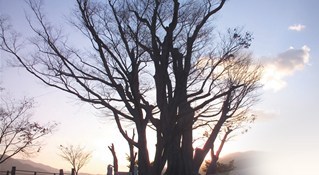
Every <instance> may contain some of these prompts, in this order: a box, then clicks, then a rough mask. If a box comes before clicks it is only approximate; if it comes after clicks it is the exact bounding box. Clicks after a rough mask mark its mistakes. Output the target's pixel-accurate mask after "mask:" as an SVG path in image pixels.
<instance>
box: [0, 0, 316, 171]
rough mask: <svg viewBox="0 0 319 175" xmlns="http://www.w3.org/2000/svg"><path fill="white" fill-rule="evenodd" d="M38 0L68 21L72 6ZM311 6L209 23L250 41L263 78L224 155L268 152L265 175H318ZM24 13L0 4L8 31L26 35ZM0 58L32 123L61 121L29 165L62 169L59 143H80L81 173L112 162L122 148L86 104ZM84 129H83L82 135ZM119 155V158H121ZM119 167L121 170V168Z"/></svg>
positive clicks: (269, 0) (265, 4) (271, 2)
mask: <svg viewBox="0 0 319 175" xmlns="http://www.w3.org/2000/svg"><path fill="white" fill-rule="evenodd" d="M44 2H45V6H46V9H47V10H48V16H50V17H52V16H54V18H53V17H52V19H53V20H55V21H59V20H60V19H65V16H64V15H68V14H69V12H68V9H69V8H71V7H72V1H63V0H55V1H48V0H46V1H44ZM318 7H319V1H317V0H307V1H302V0H280V1H277V0H264V1H256V0H229V1H228V2H227V3H226V5H225V7H224V8H223V9H222V10H221V11H220V13H219V14H218V15H217V16H216V20H215V21H214V22H215V23H216V27H217V30H219V31H221V32H222V31H223V30H225V29H227V28H228V27H243V28H244V29H245V30H248V31H251V32H252V33H253V36H254V38H255V39H254V42H253V44H252V47H251V49H252V51H253V54H254V57H256V59H257V60H258V61H259V62H261V63H262V64H263V65H264V67H265V72H266V73H265V75H264V77H263V82H264V84H265V89H263V91H262V96H261V101H260V102H259V103H258V105H256V107H255V109H254V110H255V112H256V113H257V114H259V117H260V119H259V120H257V122H256V123H255V124H254V125H253V128H252V129H251V131H249V132H248V133H247V134H245V135H242V136H240V137H237V138H236V139H235V140H234V141H231V142H229V143H228V144H227V145H226V146H225V150H224V152H223V153H224V154H226V153H229V152H233V151H248V150H259V151H266V152H272V154H271V155H273V156H275V157H276V159H275V160H273V159H272V163H273V164H275V165H277V166H278V165H280V166H279V167H276V166H274V165H272V166H274V167H273V168H270V169H271V170H273V172H269V174H267V175H273V174H281V175H286V174H287V175H288V174H289V175H300V174H307V175H314V174H316V173H317V172H319V167H318V165H317V163H318V162H319V137H318V134H319V127H318V123H319V116H318V112H317V109H318V104H319V91H318V87H319V76H318V75H319V69H318V68H319V59H318V58H319V23H318V18H319V12H318ZM23 8H24V3H23V1H22V0H0V13H6V14H9V15H10V16H11V20H12V22H13V25H14V26H17V27H18V28H20V29H22V30H27V29H25V28H24V27H25V24H26V22H25V20H24V12H23ZM63 14H64V15H63ZM0 56H1V58H0V60H1V62H0V65H2V72H1V75H0V81H1V82H2V86H4V87H5V88H6V89H7V90H9V91H10V92H11V93H12V94H15V95H16V96H23V95H26V96H31V97H35V100H36V101H37V108H36V109H35V110H34V117H35V119H37V120H41V121H48V120H54V121H57V122H59V123H60V126H59V128H58V130H57V131H56V132H55V134H54V135H53V136H51V137H50V138H49V139H48V141H46V143H47V145H46V146H45V147H44V148H43V150H42V153H41V154H40V155H38V156H37V157H35V158H33V159H34V160H36V161H39V162H43V163H45V164H50V165H54V166H56V167H57V168H64V169H67V167H68V166H66V165H64V163H62V161H61V159H59V157H58V156H57V154H56V153H57V147H58V145H60V144H68V143H72V144H86V145H87V147H88V149H92V150H93V151H94V152H95V153H94V157H93V159H92V161H91V162H90V164H89V165H88V166H87V167H84V168H83V171H87V172H92V173H105V171H106V166H107V164H109V163H111V162H112V160H111V154H110V152H109V151H108V150H107V146H108V145H110V144H111V143H112V142H114V143H115V145H117V144H118V145H123V143H124V142H122V141H123V140H121V138H118V135H114V133H116V132H117V129H116V127H115V126H113V125H111V124H109V123H110V122H109V121H105V120H103V119H102V118H99V117H96V116H99V114H98V113H97V112H96V111H94V110H93V109H91V108H90V107H89V106H88V105H85V104H83V103H81V102H78V101H77V100H76V99H74V98H73V97H70V96H66V95H65V94H63V93H61V92H59V91H56V90H54V89H51V88H47V87H45V86H44V85H42V84H41V83H40V82H39V81H38V80H36V79H34V78H33V77H32V76H30V75H29V74H27V73H26V72H25V71H24V70H19V69H16V68H7V66H6V62H5V61H4V58H5V54H3V53H1V55H0ZM22 83H23V87H22V86H21V84H22ZM57 97H58V98H57ZM111 123H112V122H111ZM89 126H92V127H89ZM83 128H88V129H87V130H86V131H85V132H83ZM79 133H81V135H80V137H79ZM109 133H112V134H111V135H110V134H109ZM64 138H68V139H69V140H65V139H64ZM70 138H72V140H70ZM124 144H126V143H124ZM125 146H126V145H125ZM125 149H127V148H125ZM47 157H50V159H47ZM120 157H122V158H124V157H125V154H122V155H120ZM274 162H275V163H274ZM122 164H124V166H125V165H126V162H125V163H124V162H123V163H122Z"/></svg>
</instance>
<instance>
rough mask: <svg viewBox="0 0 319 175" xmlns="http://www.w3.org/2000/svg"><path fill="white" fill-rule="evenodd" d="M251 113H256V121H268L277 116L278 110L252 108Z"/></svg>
mask: <svg viewBox="0 0 319 175" xmlns="http://www.w3.org/2000/svg"><path fill="white" fill-rule="evenodd" d="M251 113H252V114H254V115H256V117H257V121H269V120H273V119H274V118H277V117H278V116H279V113H278V112H276V111H269V110H265V109H254V110H251Z"/></svg>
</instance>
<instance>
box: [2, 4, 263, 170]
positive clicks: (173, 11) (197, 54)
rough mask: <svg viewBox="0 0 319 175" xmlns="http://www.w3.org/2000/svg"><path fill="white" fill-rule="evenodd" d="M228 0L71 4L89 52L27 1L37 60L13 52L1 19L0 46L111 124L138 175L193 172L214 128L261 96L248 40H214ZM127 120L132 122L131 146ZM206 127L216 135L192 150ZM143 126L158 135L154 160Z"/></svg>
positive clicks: (240, 36)
mask: <svg viewBox="0 0 319 175" xmlns="http://www.w3.org/2000/svg"><path fill="white" fill-rule="evenodd" d="M225 2H226V0H220V1H210V0H203V1H195V0H187V1H179V0H173V1H157V0H156V1H148V0H139V1H136V0H132V1H128V0H109V1H106V2H104V1H103V2H100V1H89V0H76V9H75V10H74V19H72V21H71V23H72V25H73V26H74V27H75V28H77V29H78V30H79V31H80V32H81V33H82V34H83V36H84V37H86V39H87V41H88V42H89V43H90V44H91V48H90V49H85V50H81V49H80V48H81V47H80V46H73V45H71V44H70V43H68V42H67V38H66V37H65V36H66V35H65V34H63V32H62V31H61V30H59V29H57V28H56V27H54V26H53V25H52V24H51V23H49V22H48V20H47V19H46V17H45V15H44V13H43V9H42V6H41V4H40V3H39V1H31V0H29V1H28V4H29V6H30V7H31V10H32V12H33V18H28V21H29V25H30V27H31V29H32V30H33V32H34V33H35V36H34V38H33V39H34V40H32V42H31V44H32V45H30V48H29V49H31V50H32V51H34V53H30V54H28V55H24V54H23V53H22V52H20V50H21V49H23V47H22V46H21V45H20V44H19V40H18V39H19V36H17V35H15V34H14V32H12V31H13V30H12V29H11V28H10V26H9V25H7V22H6V20H5V19H1V25H0V27H1V28H0V29H1V32H0V38H1V47H0V48H1V50H3V51H5V52H7V53H9V54H11V55H12V56H13V57H14V58H15V59H16V60H18V61H19V62H20V64H22V66H23V67H25V68H26V69H27V70H28V71H29V72H30V73H31V74H33V75H34V76H36V77H37V78H39V79H40V80H41V81H43V83H45V84H47V85H48V86H51V87H54V88H57V89H59V90H62V91H64V92H67V93H69V94H72V95H74V96H76V97H78V98H79V99H80V100H82V101H85V102H88V103H90V104H92V105H94V106H95V107H96V108H97V109H103V111H106V112H107V116H112V117H113V118H114V120H115V122H116V125H117V127H118V129H119V131H120V133H121V134H122V136H123V137H124V138H125V139H126V140H127V142H128V143H129V144H130V146H132V145H133V146H134V147H136V148H137V149H138V154H137V160H138V165H139V166H138V168H139V173H140V174H142V175H145V174H160V173H162V171H163V169H164V166H165V165H167V170H166V173H167V174H169V175H191V174H196V173H198V171H199V168H200V165H201V164H202V162H203V161H204V157H205V156H206V155H207V153H208V152H209V150H210V149H211V147H212V146H213V145H214V142H215V140H216V138H217V137H218V133H220V130H222V129H223V128H224V126H225V125H226V124H227V123H228V121H230V120H231V118H233V117H235V116H238V115H239V114H240V113H245V111H248V110H249V109H250V107H251V106H252V105H253V104H254V103H255V101H257V99H258V95H257V93H256V92H257V90H258V89H259V88H260V84H259V83H258V81H259V79H260V72H261V67H260V66H259V65H258V64H256V63H254V62H252V56H251V55H250V54H249V53H247V52H248V51H246V50H245V49H247V48H249V47H250V44H251V42H252V39H253V37H252V35H251V34H250V33H249V32H244V31H242V30H240V29H229V30H228V31H226V32H225V33H224V34H220V37H219V38H218V37H216V32H214V30H213V29H214V26H213V21H212V19H213V17H214V16H215V14H216V13H217V12H218V11H219V10H220V9H221V8H222V7H223V6H224V4H225ZM31 19H33V20H31ZM124 121H130V122H131V123H132V124H133V126H134V129H135V131H136V136H137V137H136V138H137V139H136V140H134V139H132V138H131V137H130V136H128V134H127V132H125V131H126V130H127V128H125V125H123V122H124ZM208 124H214V125H212V126H214V127H213V129H212V131H211V132H210V133H209V137H207V141H206V142H205V144H204V146H203V147H202V148H196V149H195V151H194V148H193V146H192V143H193V141H194V139H196V138H194V136H193V131H194V130H193V129H194V128H201V127H203V126H206V125H208ZM148 126H150V127H151V128H153V129H154V130H155V132H156V151H155V157H154V160H153V161H151V160H150V156H149V152H148V144H147V129H146V128H147V127H148ZM151 162H152V163H151Z"/></svg>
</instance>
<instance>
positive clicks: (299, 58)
mask: <svg viewBox="0 0 319 175" xmlns="http://www.w3.org/2000/svg"><path fill="white" fill-rule="evenodd" d="M309 57H310V48H309V47H308V46H303V47H302V48H300V49H294V48H290V49H288V50H287V51H285V52H282V53H280V54H278V55H277V56H276V57H275V58H272V59H270V61H267V62H266V63H265V64H264V73H263V77H262V83H263V84H264V87H265V89H271V90H274V91H279V90H281V89H282V88H284V87H285V86H287V82H286V81H285V80H284V79H285V78H286V77H288V76H292V75H293V74H294V73H295V72H297V71H300V70H303V69H304V67H305V65H307V64H308V62H309Z"/></svg>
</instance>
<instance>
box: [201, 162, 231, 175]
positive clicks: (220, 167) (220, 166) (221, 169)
mask: <svg viewBox="0 0 319 175" xmlns="http://www.w3.org/2000/svg"><path fill="white" fill-rule="evenodd" d="M210 163H211V161H210V160H205V164H204V166H203V167H202V171H203V172H207V168H208V166H209V165H210ZM234 163H235V161H234V160H231V161H229V163H228V164H227V163H221V162H217V164H216V165H217V166H216V173H230V172H231V171H233V170H234V169H235V168H236V167H235V165H234ZM225 175H226V174H225Z"/></svg>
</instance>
